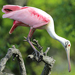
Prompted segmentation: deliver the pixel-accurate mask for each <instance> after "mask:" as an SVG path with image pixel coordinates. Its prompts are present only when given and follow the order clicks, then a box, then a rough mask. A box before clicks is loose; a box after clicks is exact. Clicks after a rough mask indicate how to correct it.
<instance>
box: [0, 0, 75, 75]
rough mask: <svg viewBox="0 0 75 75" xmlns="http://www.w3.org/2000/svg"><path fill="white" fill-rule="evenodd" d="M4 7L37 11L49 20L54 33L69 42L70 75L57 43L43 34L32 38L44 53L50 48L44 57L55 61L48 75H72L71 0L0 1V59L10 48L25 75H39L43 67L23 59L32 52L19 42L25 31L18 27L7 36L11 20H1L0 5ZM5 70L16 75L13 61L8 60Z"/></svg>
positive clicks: (74, 1) (74, 21) (74, 8)
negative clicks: (16, 51)
mask: <svg viewBox="0 0 75 75" xmlns="http://www.w3.org/2000/svg"><path fill="white" fill-rule="evenodd" d="M19 1H21V2H19ZM6 4H18V5H22V6H24V5H27V6H33V7H37V8H40V9H42V10H44V11H46V12H47V13H48V14H50V15H51V16H52V17H53V19H54V23H55V31H56V33H57V34H58V35H59V36H61V37H64V38H66V39H68V40H70V42H71V51H70V57H71V69H72V70H71V72H70V73H69V72H68V63H67V57H66V52H65V49H64V48H63V47H62V45H61V44H60V43H59V42H58V41H56V40H54V39H52V38H51V37H50V36H49V34H48V33H47V32H46V30H36V32H35V33H34V35H33V37H32V38H35V39H37V40H38V41H39V44H40V45H41V46H42V47H43V50H44V51H45V50H46V48H47V47H50V52H49V53H48V55H49V56H52V57H53V58H54V59H55V60H56V62H55V64H54V67H53V69H52V72H51V75H75V54H74V53H75V51H74V50H75V0H0V59H1V58H2V57H4V56H5V54H6V53H7V50H8V48H9V47H11V46H12V45H13V44H14V45H15V46H16V47H17V48H18V49H19V50H20V51H21V53H22V56H23V59H24V62H25V66H26V70H27V74H28V75H40V74H41V72H42V70H43V67H44V64H43V63H42V62H41V63H37V62H35V61H32V60H30V59H28V58H27V55H28V54H31V53H32V51H33V49H32V48H31V46H30V45H29V44H28V43H27V42H23V40H24V37H23V36H26V37H27V35H28V33H29V28H27V27H21V26H20V27H17V28H16V29H15V31H14V32H13V33H12V34H11V35H10V34H9V30H10V28H11V26H12V24H13V20H11V19H3V18H2V15H3V13H2V11H1V10H2V7H3V5H6ZM43 33H44V34H43ZM6 68H8V69H10V70H11V71H12V72H13V73H14V74H15V75H20V71H19V66H18V65H17V60H15V61H13V60H12V58H11V59H10V60H9V61H8V62H7V64H6Z"/></svg>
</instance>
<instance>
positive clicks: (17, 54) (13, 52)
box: [0, 45, 26, 75]
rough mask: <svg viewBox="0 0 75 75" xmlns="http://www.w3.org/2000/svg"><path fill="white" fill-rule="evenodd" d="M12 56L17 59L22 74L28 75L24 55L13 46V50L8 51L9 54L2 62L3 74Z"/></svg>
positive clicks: (1, 69) (0, 69) (0, 66)
mask: <svg viewBox="0 0 75 75" xmlns="http://www.w3.org/2000/svg"><path fill="white" fill-rule="evenodd" d="M11 56H14V57H16V58H17V60H18V63H19V66H20V72H21V75H26V69H25V65H24V61H23V59H22V55H21V53H20V51H19V50H18V49H16V48H15V46H14V45H13V46H12V48H9V49H8V52H7V54H6V56H5V57H4V58H2V59H1V61H0V71H1V72H2V71H3V70H4V68H5V65H6V62H7V61H8V60H9V59H10V57H11Z"/></svg>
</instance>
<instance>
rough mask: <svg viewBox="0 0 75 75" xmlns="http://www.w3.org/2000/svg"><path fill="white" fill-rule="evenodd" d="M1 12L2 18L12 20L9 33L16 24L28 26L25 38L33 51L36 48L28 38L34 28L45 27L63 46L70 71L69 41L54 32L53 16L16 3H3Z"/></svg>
mask: <svg viewBox="0 0 75 75" xmlns="http://www.w3.org/2000/svg"><path fill="white" fill-rule="evenodd" d="M2 12H4V13H5V14H4V15H3V18H10V19H13V20H14V22H13V26H12V28H11V30H10V32H9V33H10V34H11V33H12V32H13V31H14V29H15V28H16V27H17V26H26V27H30V31H29V34H28V37H27V40H28V42H29V44H30V45H31V46H32V48H33V49H34V50H35V51H36V49H35V47H34V46H33V45H32V43H31V41H30V38H31V37H32V35H33V33H34V31H35V30H36V29H46V30H47V32H48V33H49V35H50V36H51V37H52V38H53V39H55V40H58V41H59V42H60V43H61V44H62V45H63V47H64V48H65V50H66V53H67V59H68V71H69V72H70V71H71V65H70V46H71V44H70V41H69V40H66V39H65V38H62V37H60V36H58V35H57V34H56V33H55V30H54V21H53V18H52V17H51V16H50V15H49V14H47V13H46V12H44V11H42V10H41V9H38V8H35V7H29V6H25V7H22V6H18V5H5V6H3V9H2Z"/></svg>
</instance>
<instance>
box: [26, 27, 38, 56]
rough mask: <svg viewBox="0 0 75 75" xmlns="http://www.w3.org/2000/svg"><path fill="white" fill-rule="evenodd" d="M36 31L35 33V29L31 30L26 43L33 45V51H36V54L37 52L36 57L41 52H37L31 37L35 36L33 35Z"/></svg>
mask: <svg viewBox="0 0 75 75" xmlns="http://www.w3.org/2000/svg"><path fill="white" fill-rule="evenodd" d="M34 31H35V29H32V28H31V29H30V31H29V34H28V37H27V38H25V39H26V41H27V42H28V43H29V44H30V45H31V47H32V48H33V50H34V52H35V54H36V56H37V54H39V51H37V49H36V48H35V47H34V45H33V44H32V42H31V41H30V39H31V37H32V35H33V33H34Z"/></svg>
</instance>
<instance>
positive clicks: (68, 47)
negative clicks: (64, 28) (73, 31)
mask: <svg viewBox="0 0 75 75" xmlns="http://www.w3.org/2000/svg"><path fill="white" fill-rule="evenodd" d="M62 44H63V46H64V48H65V50H66V54H67V59H68V71H69V72H70V71H71V64H70V47H71V43H70V41H69V40H66V41H65V42H63V43H62Z"/></svg>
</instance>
